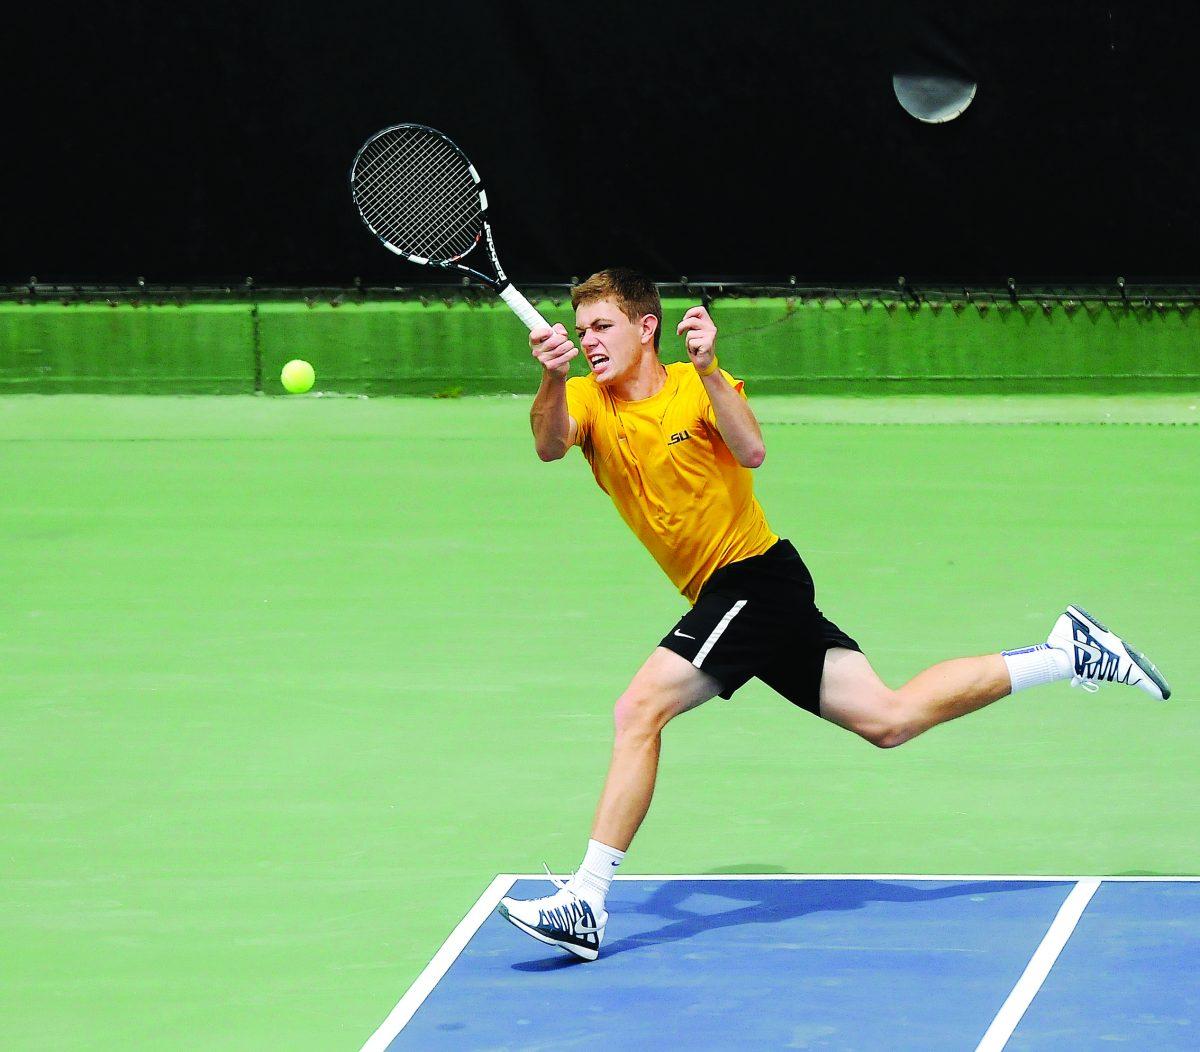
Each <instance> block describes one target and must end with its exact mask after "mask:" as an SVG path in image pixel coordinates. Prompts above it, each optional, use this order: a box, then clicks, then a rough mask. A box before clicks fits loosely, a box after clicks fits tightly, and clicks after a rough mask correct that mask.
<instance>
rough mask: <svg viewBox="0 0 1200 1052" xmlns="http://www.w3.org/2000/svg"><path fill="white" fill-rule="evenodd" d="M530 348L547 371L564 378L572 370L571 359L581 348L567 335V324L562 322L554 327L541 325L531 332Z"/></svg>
mask: <svg viewBox="0 0 1200 1052" xmlns="http://www.w3.org/2000/svg"><path fill="white" fill-rule="evenodd" d="M529 349H530V350H531V351H532V352H533V356H534V357H535V358H536V359H537V360H538V361H539V362H541V363H542V368H543V369H545V370H546V372H547V373H549V374H550V375H551V376H557V377H558V378H559V379H562V380H565V379H566V378H567V375H568V374H569V373H570V371H571V359H572V358H574V357H575V356H576V355H577V354H578V353H579V348H578V347H576V346H575V344H573V343H572V342H571V338H570V337H569V336H568V335H567V330H566V326H564V325H561V324H559V325H555V326H554V328H553V329H547V328H545V327H544V326H541V325H539V326H538V327H537V328H536V329H534V330H533V331H532V332H530V334H529Z"/></svg>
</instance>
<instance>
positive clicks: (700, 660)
mask: <svg viewBox="0 0 1200 1052" xmlns="http://www.w3.org/2000/svg"><path fill="white" fill-rule="evenodd" d="M745 605H746V600H745V599H739V600H738V601H737V602H736V603H734V604H733V609H732V610H730V611H729V613H727V614H726V615H725V616H724V617H723V618H721V623H720V624H719V625H717V627H716V628H714V629H713V630H712V635H710V636H709V637H708V638H707V639H706V640H705V641H704V646H702V647H701V648H700V653H699V654H697V655H696V656H695V657H694V658H692V664H693V665H695V666H696V668H699V667H700V666H701V665H703V664H704V659H705V658H706V657H708V652H709V651H710V650H712V648H713V647H715V646H716V645H717V640H718V639H720V638H721V634H722V633H723V632H724V631H725V629H727V628H728V627H729V622H730V621H732V620H733V619H734V618H735V617H737V615H738V614H739V613H741V610H742V607H743V606H745Z"/></svg>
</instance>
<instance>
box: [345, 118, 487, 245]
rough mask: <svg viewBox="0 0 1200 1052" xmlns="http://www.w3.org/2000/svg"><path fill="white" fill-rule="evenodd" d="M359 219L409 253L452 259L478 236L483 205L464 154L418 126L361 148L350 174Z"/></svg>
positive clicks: (385, 136)
mask: <svg viewBox="0 0 1200 1052" xmlns="http://www.w3.org/2000/svg"><path fill="white" fill-rule="evenodd" d="M353 184H354V196H355V200H356V201H357V203H358V207H359V210H360V211H361V212H362V215H363V218H364V219H365V220H366V221H367V224H368V225H369V226H370V227H371V229H372V230H374V231H375V233H376V234H377V235H378V236H379V237H381V238H382V239H383V240H384V241H386V242H387V243H388V244H390V245H392V246H394V247H395V248H397V249H399V250H400V251H402V252H404V253H405V254H407V255H413V256H419V257H422V258H426V259H431V260H453V259H457V258H458V257H460V256H462V255H464V254H465V253H466V252H467V251H468V250H469V249H471V248H472V247H473V246H474V245H475V243H476V241H477V240H478V238H479V230H480V225H481V219H482V211H483V210H482V205H481V202H480V199H479V189H478V185H477V184H476V181H475V178H474V176H473V175H472V174H471V170H470V167H469V165H468V164H467V161H466V158H464V157H463V156H462V154H461V153H459V151H458V150H457V149H456V148H455V147H454V146H453V145H452V144H451V143H449V142H447V141H446V140H445V139H443V138H442V137H441V136H439V135H436V134H432V133H430V132H428V131H424V130H422V129H412V128H408V129H402V130H401V131H400V132H399V133H398V134H393V135H382V136H380V137H379V138H378V139H376V140H375V141H374V142H372V143H370V144H369V145H368V146H367V147H366V149H364V150H363V152H362V154H361V155H360V157H359V159H358V162H357V163H356V165H355V171H354V173H353Z"/></svg>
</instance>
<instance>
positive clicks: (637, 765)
mask: <svg viewBox="0 0 1200 1052" xmlns="http://www.w3.org/2000/svg"><path fill="white" fill-rule="evenodd" d="M720 689H721V685H720V684H719V683H718V682H717V681H716V680H715V679H713V677H712V676H710V675H708V674H707V673H705V672H702V671H701V670H700V669H698V668H696V667H695V666H694V665H693V664H692V663H691V662H690V661H687V660H685V659H684V658H682V657H680V656H679V655H678V654H675V653H673V652H672V651H670V650H667V649H665V648H664V647H659V648H658V649H656V650H655V651H654V653H653V654H651V655H650V657H649V658H648V659H647V661H646V663H645V664H644V665H642V667H641V668H640V669H639V670H638V673H637V675H635V676H634V677H633V680H632V682H631V683H630V684H629V686H628V688H627V689H626V690H625V692H624V693H623V694H622V695H621V696H620V697H619V698H618V699H617V703H616V706H615V707H614V709H613V727H614V735H613V751H612V759H611V760H610V761H609V766H608V777H607V778H606V779H605V781H604V790H603V792H601V794H600V803H599V804H598V806H597V808H596V817H595V820H594V822H593V823H592V839H594V840H598V841H600V842H601V843H604V844H609V845H611V846H612V847H613V848H615V849H616V850H618V851H622V852H623V851H627V850H628V849H629V844H630V842H631V841H632V840H633V837H634V834H635V833H636V832H637V831H638V827H639V826H640V825H641V824H642V820H643V819H644V818H645V817H646V812H647V811H648V810H649V808H650V797H651V795H652V794H653V792H654V780H655V776H656V774H657V772H658V754H659V747H660V743H661V734H662V729H663V728H664V727H665V726H666V725H667V723H668V722H670V721H671V720H673V719H674V718H675V717H676V716H679V715H681V714H682V713H684V712H687V711H688V710H689V709H694V708H696V706H698V705H702V704H703V703H704V702H706V701H708V700H709V699H710V698H714V697H716V695H717V692H718V691H719V690H720Z"/></svg>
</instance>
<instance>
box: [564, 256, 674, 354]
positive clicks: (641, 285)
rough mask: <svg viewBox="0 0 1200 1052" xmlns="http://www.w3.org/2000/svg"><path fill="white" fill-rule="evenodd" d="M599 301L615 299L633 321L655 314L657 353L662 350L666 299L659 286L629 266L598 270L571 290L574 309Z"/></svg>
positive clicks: (655, 344)
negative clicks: (660, 347)
mask: <svg viewBox="0 0 1200 1052" xmlns="http://www.w3.org/2000/svg"><path fill="white" fill-rule="evenodd" d="M597 300H612V302H613V303H615V304H616V305H617V306H618V307H620V308H621V313H622V314H624V315H625V317H627V318H628V319H629V320H630V321H638V320H639V319H640V318H644V317H645V316H646V315H647V314H653V315H654V317H656V318H657V319H658V325H657V326H656V327H655V329H654V350H655V351H657V350H658V345H659V337H660V336H662V300H661V299H660V298H659V295H658V286H657V285H655V284H654V282H653V281H651V280H650V279H649V278H648V277H646V275H645V274H640V273H638V272H637V271H636V270H631V269H630V268H629V267H608V268H606V269H605V270H598V271H596V273H595V274H593V275H592V276H591V277H590V278H588V279H587V281H581V282H580V283H579V284H578V285H576V286H574V288H572V289H571V307H572V308H577V307H578V306H579V305H580V304H582V303H595V302H596V301H597Z"/></svg>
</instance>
